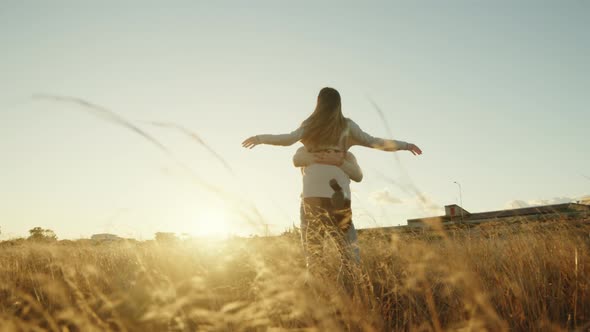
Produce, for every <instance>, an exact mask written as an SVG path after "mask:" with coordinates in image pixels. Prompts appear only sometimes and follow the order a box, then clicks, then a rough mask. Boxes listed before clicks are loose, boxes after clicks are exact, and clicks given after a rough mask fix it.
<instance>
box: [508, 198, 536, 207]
mask: <svg viewBox="0 0 590 332" xmlns="http://www.w3.org/2000/svg"><path fill="white" fill-rule="evenodd" d="M529 206H530V204H529V203H527V202H525V201H523V200H520V199H516V200H513V201H510V202H508V203H506V205H505V206H504V208H505V209H520V208H525V207H529Z"/></svg>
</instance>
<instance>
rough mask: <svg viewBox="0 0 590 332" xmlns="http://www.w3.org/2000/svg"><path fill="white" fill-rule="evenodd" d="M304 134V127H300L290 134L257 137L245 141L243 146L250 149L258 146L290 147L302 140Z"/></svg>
mask: <svg viewBox="0 0 590 332" xmlns="http://www.w3.org/2000/svg"><path fill="white" fill-rule="evenodd" d="M302 134H303V127H299V128H298V129H296V130H294V131H292V132H290V133H289V134H280V135H256V136H252V137H249V138H247V139H245V140H244V141H243V142H242V146H243V147H245V148H249V149H252V148H253V147H255V146H256V145H258V144H268V145H280V146H289V145H293V144H294V143H295V142H297V141H299V140H301V135H302Z"/></svg>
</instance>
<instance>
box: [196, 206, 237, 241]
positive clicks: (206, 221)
mask: <svg viewBox="0 0 590 332" xmlns="http://www.w3.org/2000/svg"><path fill="white" fill-rule="evenodd" d="M191 233H192V235H193V236H196V237H209V238H223V237H227V236H229V235H230V234H232V229H231V225H230V223H229V217H228V215H227V214H226V213H225V212H224V211H223V210H208V211H203V212H202V213H201V214H199V216H198V217H197V219H196V222H195V227H194V229H193V230H192V232H191Z"/></svg>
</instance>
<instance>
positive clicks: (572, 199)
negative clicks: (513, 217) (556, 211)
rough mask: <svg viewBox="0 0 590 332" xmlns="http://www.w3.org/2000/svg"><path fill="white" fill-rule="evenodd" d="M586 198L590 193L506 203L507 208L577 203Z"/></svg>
mask: <svg viewBox="0 0 590 332" xmlns="http://www.w3.org/2000/svg"><path fill="white" fill-rule="evenodd" d="M584 198H586V199H587V198H589V196H588V195H585V196H580V197H567V196H560V197H553V198H549V199H532V200H528V201H523V200H513V201H510V202H508V203H506V205H505V208H506V209H519V208H525V207H531V206H542V205H552V204H563V203H575V202H577V201H581V200H584Z"/></svg>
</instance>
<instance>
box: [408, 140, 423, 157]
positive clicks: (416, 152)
mask: <svg viewBox="0 0 590 332" xmlns="http://www.w3.org/2000/svg"><path fill="white" fill-rule="evenodd" d="M408 151H410V152H412V154H414V156H419V155H421V154H422V150H420V148H419V147H418V146H417V145H416V144H412V143H408Z"/></svg>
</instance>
